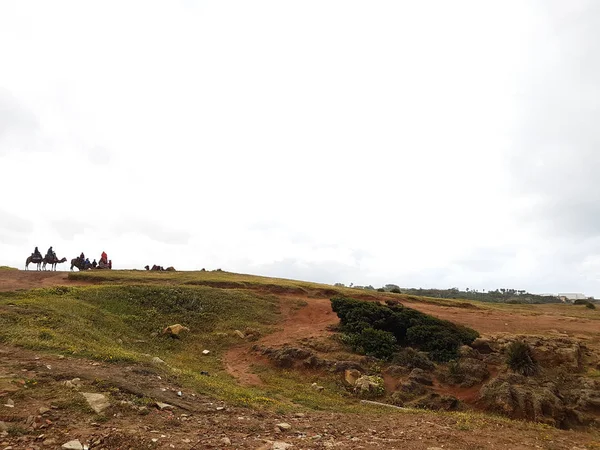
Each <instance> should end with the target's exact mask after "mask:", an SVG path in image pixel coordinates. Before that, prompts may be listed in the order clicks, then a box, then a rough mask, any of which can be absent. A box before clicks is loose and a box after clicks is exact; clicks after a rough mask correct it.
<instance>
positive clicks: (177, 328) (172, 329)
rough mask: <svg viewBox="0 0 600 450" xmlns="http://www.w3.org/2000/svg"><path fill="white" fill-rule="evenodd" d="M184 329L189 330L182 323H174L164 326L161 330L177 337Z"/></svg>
mask: <svg viewBox="0 0 600 450" xmlns="http://www.w3.org/2000/svg"><path fill="white" fill-rule="evenodd" d="M184 331H188V332H189V331H190V329H189V328H188V327H184V326H183V325H181V324H179V323H176V324H175V325H171V326H169V327H167V328H165V329H164V330H163V331H162V334H166V335H168V336H171V337H173V338H178V337H179V335H180V334H181V333H182V332H184Z"/></svg>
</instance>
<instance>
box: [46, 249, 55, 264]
mask: <svg viewBox="0 0 600 450" xmlns="http://www.w3.org/2000/svg"><path fill="white" fill-rule="evenodd" d="M46 256H47V257H48V259H49V260H51V261H54V260H55V259H56V253H55V252H54V250H52V247H50V248H49V249H48V253H46Z"/></svg>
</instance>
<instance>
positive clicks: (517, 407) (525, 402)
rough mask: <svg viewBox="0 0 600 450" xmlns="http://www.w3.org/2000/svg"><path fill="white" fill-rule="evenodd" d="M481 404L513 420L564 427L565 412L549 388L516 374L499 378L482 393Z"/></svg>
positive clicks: (485, 387) (488, 384)
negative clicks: (523, 419) (520, 419)
mask: <svg viewBox="0 0 600 450" xmlns="http://www.w3.org/2000/svg"><path fill="white" fill-rule="evenodd" d="M481 401H482V404H483V405H484V406H485V407H486V409H487V410H489V411H493V412H496V413H500V414H504V415H506V416H509V417H513V418H526V419H529V420H533V421H536V422H542V423H546V424H549V425H553V426H558V427H560V426H563V425H565V424H566V421H567V410H566V408H565V405H564V403H563V401H562V400H561V399H560V398H559V397H558V396H556V395H555V393H554V392H553V390H552V386H548V387H547V386H543V385H540V384H539V383H538V381H536V380H533V379H526V378H525V377H523V376H521V375H517V374H505V375H500V376H498V377H496V378H494V379H493V380H491V381H490V382H488V383H487V384H485V385H484V386H483V388H482V389H481Z"/></svg>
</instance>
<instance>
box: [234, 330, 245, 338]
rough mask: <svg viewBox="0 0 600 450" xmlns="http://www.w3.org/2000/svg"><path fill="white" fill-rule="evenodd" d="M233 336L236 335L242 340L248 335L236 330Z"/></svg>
mask: <svg viewBox="0 0 600 450" xmlns="http://www.w3.org/2000/svg"><path fill="white" fill-rule="evenodd" d="M233 334H235V335H236V336H237V337H239V338H240V339H246V335H245V334H244V333H242V332H241V331H240V330H235V331H234V332H233Z"/></svg>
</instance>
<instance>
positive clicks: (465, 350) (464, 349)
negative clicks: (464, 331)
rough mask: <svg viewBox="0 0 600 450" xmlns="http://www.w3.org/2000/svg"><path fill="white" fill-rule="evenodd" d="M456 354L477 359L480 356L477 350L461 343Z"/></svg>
mask: <svg viewBox="0 0 600 450" xmlns="http://www.w3.org/2000/svg"><path fill="white" fill-rule="evenodd" d="M458 354H459V355H460V357H461V358H474V359H477V358H479V356H480V355H479V353H478V352H477V350H475V349H474V348H472V347H469V346H468V345H462V346H461V347H460V348H459V349H458Z"/></svg>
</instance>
